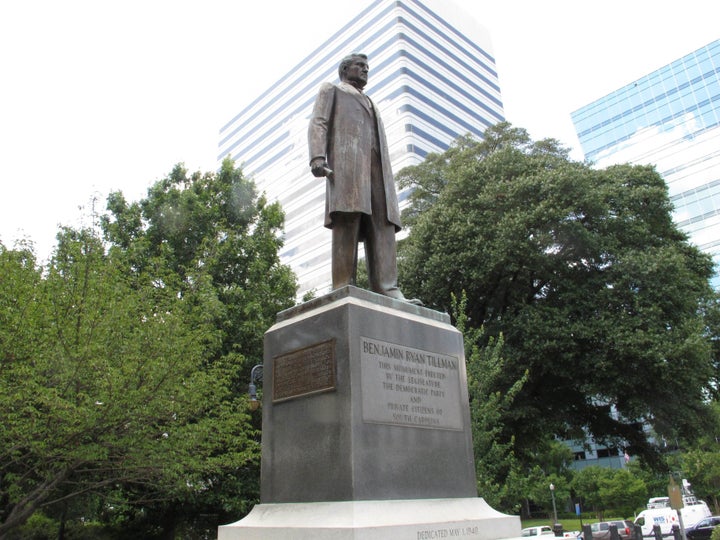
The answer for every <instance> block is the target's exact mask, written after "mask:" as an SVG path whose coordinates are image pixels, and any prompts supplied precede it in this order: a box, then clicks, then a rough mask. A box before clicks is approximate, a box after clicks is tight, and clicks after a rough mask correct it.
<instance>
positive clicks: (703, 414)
mask: <svg viewBox="0 0 720 540" xmlns="http://www.w3.org/2000/svg"><path fill="white" fill-rule="evenodd" d="M428 162H429V163H430V165H429V166H428V167H427V168H426V167H425V166H424V164H421V165H418V166H416V167H413V168H411V169H408V170H405V171H402V172H401V173H400V174H399V178H400V180H401V182H402V183H403V185H405V186H412V187H415V188H417V189H418V190H419V193H420V194H421V198H420V200H414V201H413V205H414V206H413V207H414V208H421V210H422V212H421V213H420V214H419V215H416V216H415V217H414V224H413V228H412V230H411V232H410V234H409V237H408V238H407V239H406V241H404V242H403V243H402V245H401V250H400V257H399V264H400V272H401V281H402V285H403V288H404V289H405V290H407V292H409V293H410V294H411V295H413V296H417V297H419V298H421V299H423V301H425V302H426V304H429V305H430V306H432V307H436V308H439V309H442V310H449V309H450V307H451V298H452V295H453V294H456V295H458V294H459V293H460V291H466V293H467V299H468V300H467V316H468V321H469V325H470V326H472V327H475V328H480V327H482V328H484V335H485V340H486V341H489V340H490V339H495V338H497V336H500V335H501V334H502V336H503V339H504V348H503V355H504V357H505V358H506V362H505V369H504V370H503V373H502V376H501V377H499V378H498V379H497V380H496V381H495V387H494V390H495V391H499V392H501V393H505V392H508V391H509V390H510V389H511V388H513V385H514V384H515V383H516V381H518V380H519V379H520V378H521V377H523V376H524V374H525V373H526V372H527V373H528V380H527V382H526V383H525V384H524V385H523V389H522V391H521V392H519V393H518V394H517V395H516V396H515V398H514V400H513V404H512V407H511V408H510V409H509V410H508V411H507V413H506V414H504V415H503V421H502V424H503V426H504V429H505V430H506V434H505V440H509V437H510V436H511V435H514V436H515V442H516V447H515V448H516V451H519V452H524V451H526V450H527V449H531V448H532V447H533V446H534V444H535V442H536V441H538V440H542V439H543V438H544V437H546V436H547V434H548V433H552V434H557V435H563V436H578V435H580V434H581V433H583V430H584V429H589V430H590V432H592V433H593V435H594V436H595V437H596V438H597V439H598V440H600V441H603V442H604V441H605V440H608V441H622V443H623V446H625V447H628V448H629V449H630V451H631V452H632V453H633V454H634V455H638V454H642V455H645V456H648V457H653V456H654V455H655V453H654V447H653V445H652V444H651V442H650V441H649V440H648V438H647V436H646V434H645V432H644V431H643V430H642V429H641V427H640V423H641V422H648V423H650V424H651V425H652V426H653V427H654V428H655V431H656V433H658V434H659V435H667V436H672V437H675V436H680V437H684V438H687V439H688V440H692V439H693V438H694V437H696V436H697V434H698V433H699V432H700V431H701V430H702V427H703V422H704V421H705V419H706V418H707V405H706V398H707V395H708V392H709V391H711V390H712V388H711V385H710V381H711V380H712V379H713V377H714V371H713V364H712V354H711V346H710V340H709V339H708V337H707V332H706V326H707V324H706V320H705V319H704V312H703V309H705V307H706V306H707V304H708V299H710V298H711V297H712V291H711V288H710V286H709V283H708V280H709V278H710V277H711V275H712V271H713V268H712V263H711V260H710V258H709V256H707V255H705V254H703V253H701V252H700V251H699V250H698V249H697V248H695V247H694V246H692V245H690V244H689V243H688V241H687V238H686V236H685V235H684V234H683V233H682V232H680V231H679V230H678V229H677V227H676V226H675V225H674V224H673V222H672V219H671V215H670V212H671V209H672V205H671V203H670V201H669V198H668V194H667V188H666V186H665V183H664V181H663V179H662V178H661V177H660V176H659V175H658V174H657V173H656V172H655V171H654V170H653V169H652V167H645V166H629V165H623V166H614V167H610V168H607V169H602V170H596V169H593V168H591V167H590V166H589V165H588V164H585V163H579V162H574V161H572V160H570V159H568V155H567V151H566V150H564V149H563V148H561V147H560V146H559V145H558V144H557V143H556V142H555V141H553V140H543V141H537V142H532V141H530V139H529V137H528V136H527V134H526V133H525V131H524V130H520V129H517V128H512V127H510V126H509V125H507V124H500V125H498V126H495V127H494V128H492V129H489V130H488V131H487V132H486V134H485V139H484V140H483V141H481V142H478V141H473V140H472V139H468V138H463V139H461V140H460V141H459V142H458V143H457V144H456V145H455V146H454V147H453V148H452V149H451V150H449V151H448V152H446V153H445V154H443V155H441V156H433V157H432V159H431V160H429V161H428ZM427 185H429V187H428V188H426V189H425V191H424V192H423V188H424V187H425V186H427ZM425 192H426V193H428V194H429V195H427V196H425V195H423V193H425ZM422 197H424V198H422ZM425 202H426V203H427V204H424V205H423V203H425ZM412 211H414V210H412V209H411V212H412ZM678 395H682V396H683V399H682V400H680V401H678V400H677V396H678Z"/></svg>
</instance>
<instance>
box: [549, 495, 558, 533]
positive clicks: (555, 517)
mask: <svg viewBox="0 0 720 540" xmlns="http://www.w3.org/2000/svg"><path fill="white" fill-rule="evenodd" d="M550 496H551V497H552V503H553V518H554V521H553V527H554V526H555V525H556V524H557V507H556V506H555V484H550Z"/></svg>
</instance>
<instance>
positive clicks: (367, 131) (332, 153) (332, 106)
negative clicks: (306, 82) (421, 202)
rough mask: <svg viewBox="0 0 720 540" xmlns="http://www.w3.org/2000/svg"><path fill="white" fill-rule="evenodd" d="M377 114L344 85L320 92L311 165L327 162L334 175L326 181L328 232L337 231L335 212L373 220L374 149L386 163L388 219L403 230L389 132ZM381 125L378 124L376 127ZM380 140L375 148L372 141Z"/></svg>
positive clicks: (312, 123) (311, 134)
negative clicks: (318, 159)
mask: <svg viewBox="0 0 720 540" xmlns="http://www.w3.org/2000/svg"><path fill="white" fill-rule="evenodd" d="M374 108H375V114H373V111H372V109H371V107H370V104H369V102H368V98H367V96H366V95H364V94H362V93H361V92H359V91H358V90H357V89H356V88H354V87H353V86H351V85H349V84H347V83H344V82H341V83H340V84H339V85H337V86H335V85H333V84H331V83H325V84H323V85H322V86H321V87H320V91H319V93H318V97H317V100H316V101H315V107H314V109H313V113H312V118H311V119H310V127H309V129H308V146H309V150H310V161H312V160H313V158H316V157H324V158H325V159H326V160H327V162H328V166H329V167H330V169H332V171H333V175H332V176H331V177H329V178H327V179H326V184H327V189H326V195H325V226H326V227H329V228H332V213H333V212H361V213H364V214H371V213H372V210H371V206H370V189H371V182H370V170H371V149H372V148H373V146H378V145H379V146H378V149H379V151H380V158H381V161H382V172H383V183H384V186H385V202H386V206H387V214H388V215H387V218H388V221H389V222H390V223H392V224H393V225H395V228H396V229H397V230H400V227H401V224H400V210H399V208H398V201H397V194H396V192H395V183H394V180H393V175H392V169H391V168H390V155H389V152H388V146H387V140H386V138H385V129H384V127H383V123H382V120H381V119H380V114H379V111H378V110H377V107H374ZM375 122H377V124H375ZM376 133H377V135H378V141H377V143H375V144H374V142H373V138H374V137H375V135H376Z"/></svg>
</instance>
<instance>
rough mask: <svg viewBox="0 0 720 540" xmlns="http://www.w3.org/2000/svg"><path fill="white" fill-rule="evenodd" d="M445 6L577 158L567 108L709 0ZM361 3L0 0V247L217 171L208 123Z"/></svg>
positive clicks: (681, 46)
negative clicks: (475, 30)
mask: <svg viewBox="0 0 720 540" xmlns="http://www.w3.org/2000/svg"><path fill="white" fill-rule="evenodd" d="M453 1H454V2H455V3H456V4H457V5H458V6H459V7H460V8H461V9H463V10H464V11H465V12H467V13H468V15H469V16H472V17H474V18H475V19H477V20H478V21H479V22H480V23H481V24H482V25H483V26H485V27H486V28H487V29H488V30H489V32H490V35H491V39H492V43H493V53H494V55H495V59H496V62H497V69H498V73H499V76H500V86H501V92H502V96H503V102H504V106H505V115H506V118H507V119H508V121H510V122H512V123H513V124H514V125H516V126H519V127H524V128H526V129H528V130H529V132H530V134H531V136H532V137H533V138H536V139H539V138H544V137H554V138H557V139H559V140H560V141H561V142H562V143H564V144H565V145H566V146H568V147H570V148H572V149H573V153H572V155H573V157H575V158H578V159H581V158H582V153H581V152H580V149H579V144H578V142H577V139H576V137H575V133H574V130H573V126H572V122H571V120H570V113H571V112H572V111H574V110H576V109H578V108H579V107H581V106H583V105H586V104H587V103H589V102H591V101H593V100H595V99H597V98H599V97H602V96H604V95H605V94H607V93H609V92H611V91H613V90H615V89H617V88H619V87H620V86H622V85H624V84H627V83H629V82H631V81H633V80H635V79H637V78H640V77H641V76H643V75H645V74H647V73H648V72H650V71H653V70H655V69H657V68H659V67H661V66H663V65H665V64H667V63H669V62H671V61H673V60H675V59H677V58H679V57H680V56H683V55H685V54H687V53H689V52H692V51H694V50H695V49H697V48H699V47H701V46H703V45H706V44H707V43H709V42H711V41H713V40H715V39H718V38H720V25H719V24H718V20H719V19H720V4H718V2H717V0H684V1H682V2H677V1H668V0H622V1H620V0H603V1H596V0H544V1H542V2H541V1H539V0H534V1H533V0H492V1H490V0H453ZM369 3H370V0H361V1H358V0H305V1H303V2H297V1H292V2H291V1H289V0H279V1H275V2H271V1H264V2H259V1H258V2H249V1H247V0H202V1H200V0H196V1H187V0H123V1H116V0H87V1H85V0H63V1H58V0H8V1H5V2H2V3H0V178H2V180H0V182H1V184H0V185H1V189H0V242H2V243H3V244H5V246H6V247H12V245H13V243H14V242H15V241H16V240H17V239H19V238H29V239H31V240H32V241H33V242H34V243H35V246H36V252H37V254H38V255H39V257H40V259H44V258H46V257H47V256H48V255H49V254H50V251H51V248H52V247H53V245H54V237H55V234H56V232H57V228H58V226H59V225H71V226H78V225H81V224H83V223H87V222H88V220H89V218H88V217H87V216H88V215H89V213H90V210H91V207H92V201H93V199H96V200H97V202H96V206H97V209H98V210H102V209H104V206H105V198H106V196H107V194H108V193H109V192H110V191H112V190H118V189H119V190H122V191H123V192H124V193H125V195H126V197H127V198H128V199H130V200H137V199H139V198H141V197H143V196H144V194H145V192H146V190H147V188H148V187H149V186H150V185H151V184H152V183H154V182H155V181H156V180H158V179H160V178H162V177H164V176H165V175H166V174H167V173H168V172H170V170H171V169H172V167H173V165H174V164H176V163H178V162H184V163H185V165H186V166H187V167H188V168H189V169H191V170H198V169H199V170H202V171H209V170H214V168H215V164H216V161H215V160H216V154H217V143H218V131H219V129H220V127H221V126H222V125H223V124H225V123H226V122H227V121H228V120H230V119H231V118H232V117H233V116H234V115H235V114H237V113H238V112H239V111H240V110H241V109H242V108H243V107H244V106H245V105H247V104H248V103H250V102H251V101H252V100H253V99H254V98H255V97H257V96H258V95H259V94H260V93H261V92H262V91H263V90H265V89H266V88H267V87H269V86H270V85H271V84H272V83H274V82H275V81H276V80H278V79H279V78H280V77H281V76H283V75H284V74H285V73H287V72H288V71H289V70H290V69H292V68H293V67H295V66H296V65H297V64H298V62H300V61H301V60H302V59H303V58H305V56H307V55H308V54H309V53H310V52H311V51H313V50H314V49H315V48H317V47H318V46H319V45H321V44H322V43H323V42H324V41H325V40H326V39H327V38H328V37H330V35H332V34H333V33H334V32H335V31H336V30H337V29H338V28H340V27H341V26H342V25H344V24H345V23H347V22H349V21H350V19H352V17H353V16H355V15H356V14H357V13H359V12H360V10H361V9H362V8H364V7H365V6H367V5H368V4H369ZM371 60H372V59H371ZM371 68H372V63H371ZM368 93H369V94H372V73H371V79H370V84H369V85H368Z"/></svg>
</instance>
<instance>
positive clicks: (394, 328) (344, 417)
mask: <svg viewBox="0 0 720 540" xmlns="http://www.w3.org/2000/svg"><path fill="white" fill-rule="evenodd" d="M262 406H263V434H262V472H261V504H260V505H259V506H257V507H255V509H253V511H252V512H251V513H250V514H249V515H248V516H247V517H246V518H245V519H244V520H241V521H239V522H237V523H235V524H232V525H228V526H224V527H220V531H219V538H220V539H221V540H229V539H254V538H263V539H275V538H277V539H280V538H293V539H303V538H348V539H350V538H352V539H356V538H357V539H359V538H368V539H369V538H388V539H390V538H393V539H400V538H408V539H412V540H418V539H424V538H428V539H429V538H445V537H448V538H450V537H453V536H456V535H455V533H456V532H457V533H458V534H457V536H458V537H464V538H476V539H481V538H482V539H488V540H490V539H496V538H502V537H511V536H518V535H519V533H520V524H519V523H520V522H519V519H518V518H517V517H512V516H505V515H503V514H499V513H498V512H495V511H494V510H492V509H491V508H490V507H488V506H487V505H486V504H485V503H484V501H482V499H478V498H477V489H476V482H475V469H474V460H473V448H472V440H471V429H470V411H469V406H468V395H467V383H466V373H465V358H464V352H463V340H462V335H461V334H460V333H459V332H458V331H457V330H456V329H455V328H453V327H452V326H451V325H450V321H449V317H448V316H447V314H443V313H438V312H436V311H432V310H429V309H426V308H422V307H418V306H413V305H411V304H408V303H406V302H400V301H397V300H393V299H391V298H387V297H384V296H380V295H377V294H374V293H371V292H368V291H365V290H362V289H358V288H355V287H345V288H342V289H339V290H337V291H333V292H332V293H330V294H329V295H326V296H324V297H322V298H318V299H316V300H313V301H311V302H307V303H305V304H303V305H301V306H297V307H295V308H292V309H290V310H287V311H284V312H282V313H280V314H279V315H278V318H277V323H276V324H275V325H274V326H273V327H272V328H271V329H270V330H268V332H267V333H266V336H265V358H264V370H263V404H262ZM333 516H334V517H333ZM381 531H384V532H382V533H381ZM433 531H435V532H433ZM438 531H439V532H438ZM460 533H462V534H460ZM381 534H384V535H385V536H382V535H381ZM423 534H425V536H423ZM443 535H444V536H443Z"/></svg>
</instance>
